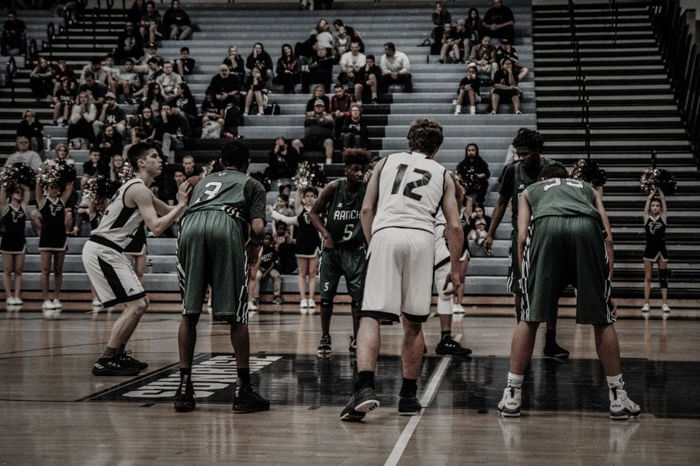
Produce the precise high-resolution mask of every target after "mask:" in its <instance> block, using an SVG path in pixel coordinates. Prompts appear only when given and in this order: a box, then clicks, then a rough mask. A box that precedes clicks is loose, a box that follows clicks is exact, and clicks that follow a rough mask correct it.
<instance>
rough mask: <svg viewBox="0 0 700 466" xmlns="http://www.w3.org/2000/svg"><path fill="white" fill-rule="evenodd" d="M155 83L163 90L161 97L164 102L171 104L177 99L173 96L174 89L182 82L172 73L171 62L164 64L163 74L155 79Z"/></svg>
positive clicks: (177, 75) (180, 78)
mask: <svg viewBox="0 0 700 466" xmlns="http://www.w3.org/2000/svg"><path fill="white" fill-rule="evenodd" d="M156 82H157V83H158V84H160V87H161V88H162V89H163V97H165V101H166V102H172V101H173V100H175V98H176V97H177V96H176V95H175V87H176V86H177V85H178V84H180V83H181V82H182V77H181V76H180V75H179V74H177V73H175V72H174V71H173V64H172V62H165V64H164V65H163V74H161V75H159V76H158V77H157V78H156Z"/></svg>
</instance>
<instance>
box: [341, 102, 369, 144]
mask: <svg viewBox="0 0 700 466" xmlns="http://www.w3.org/2000/svg"><path fill="white" fill-rule="evenodd" d="M340 138H341V140H342V141H343V148H344V149H350V148H355V149H366V148H367V147H368V146H369V144H368V142H369V137H368V131H367V123H365V121H364V120H363V118H362V108H361V107H360V106H359V105H358V104H352V105H351V106H350V115H348V116H346V117H345V118H343V121H342V128H341V130H340Z"/></svg>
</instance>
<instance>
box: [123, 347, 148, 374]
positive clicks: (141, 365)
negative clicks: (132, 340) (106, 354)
mask: <svg viewBox="0 0 700 466" xmlns="http://www.w3.org/2000/svg"><path fill="white" fill-rule="evenodd" d="M130 354H131V351H126V352H124V353H122V354H120V355H119V358H120V359H121V361H122V363H123V364H124V365H126V366H129V367H136V368H137V369H138V370H140V371H142V370H144V369H146V368H148V364H147V363H145V362H141V361H139V360H138V359H135V358H132V357H131V356H129V355H130Z"/></svg>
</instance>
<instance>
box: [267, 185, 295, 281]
mask: <svg viewBox="0 0 700 466" xmlns="http://www.w3.org/2000/svg"><path fill="white" fill-rule="evenodd" d="M287 197H289V196H288V195H287ZM290 215H294V212H292V213H291V214H290ZM273 222H275V220H273ZM273 224H274V230H273V231H272V233H273V240H274V241H275V245H276V246H277V252H279V255H280V271H281V272H282V273H283V274H289V273H294V272H295V271H296V270H297V268H298V267H297V261H296V258H295V257H294V252H295V251H294V250H295V246H294V237H293V235H292V231H291V229H292V228H293V227H290V226H288V225H287V224H286V223H284V222H277V223H273Z"/></svg>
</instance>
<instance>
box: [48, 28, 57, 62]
mask: <svg viewBox="0 0 700 466" xmlns="http://www.w3.org/2000/svg"><path fill="white" fill-rule="evenodd" d="M54 39H56V25H55V24H54V23H49V24H47V25H46V42H45V44H46V48H47V49H48V51H49V61H53V50H52V49H53V47H52V46H51V45H52V43H53V41H54Z"/></svg>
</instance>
